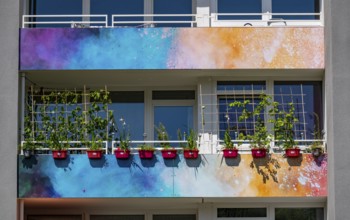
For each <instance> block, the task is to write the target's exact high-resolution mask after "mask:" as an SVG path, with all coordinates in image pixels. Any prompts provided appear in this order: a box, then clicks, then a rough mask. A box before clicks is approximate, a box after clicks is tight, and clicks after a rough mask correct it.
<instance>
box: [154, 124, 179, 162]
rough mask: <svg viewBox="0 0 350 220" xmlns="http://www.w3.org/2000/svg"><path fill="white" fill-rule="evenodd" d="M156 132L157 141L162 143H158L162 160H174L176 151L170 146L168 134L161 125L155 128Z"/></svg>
mask: <svg viewBox="0 0 350 220" xmlns="http://www.w3.org/2000/svg"><path fill="white" fill-rule="evenodd" d="M155 128H156V129H155V130H156V132H157V139H158V140H159V141H164V142H161V143H160V146H161V147H162V150H161V152H162V156H163V158H164V159H174V158H175V157H176V155H177V150H176V149H174V148H173V147H171V146H170V143H169V137H168V132H167V131H166V129H165V126H164V125H163V124H162V123H159V126H158V127H155Z"/></svg>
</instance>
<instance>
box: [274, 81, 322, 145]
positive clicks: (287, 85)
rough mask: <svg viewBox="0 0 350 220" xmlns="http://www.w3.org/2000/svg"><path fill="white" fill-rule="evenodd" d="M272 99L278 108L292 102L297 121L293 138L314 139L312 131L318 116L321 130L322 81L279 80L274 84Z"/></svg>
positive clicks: (285, 106)
mask: <svg viewBox="0 0 350 220" xmlns="http://www.w3.org/2000/svg"><path fill="white" fill-rule="evenodd" d="M274 100H275V101H277V102H279V103H280V108H287V107H288V103H290V102H293V104H294V107H295V116H296V117H297V118H298V122H297V123H296V126H295V128H294V129H295V134H294V135H295V139H314V136H313V132H314V128H315V125H317V124H316V123H317V119H316V117H315V115H317V116H318V118H319V119H320V120H319V125H320V129H321V130H322V124H323V121H322V118H323V111H322V82H281V81H276V82H275V84H274Z"/></svg>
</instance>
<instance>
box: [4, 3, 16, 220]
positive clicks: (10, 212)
mask: <svg viewBox="0 0 350 220" xmlns="http://www.w3.org/2000/svg"><path fill="white" fill-rule="evenodd" d="M19 10H20V8H19V1H18V0H17V1H16V0H11V1H6V0H1V1H0V161H1V165H0V219H1V220H12V219H16V212H17V205H16V198H17V135H18V126H17V123H18V115H17V106H18V36H19V35H18V27H19Z"/></svg>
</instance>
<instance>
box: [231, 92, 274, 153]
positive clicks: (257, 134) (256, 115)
mask: <svg viewBox="0 0 350 220" xmlns="http://www.w3.org/2000/svg"><path fill="white" fill-rule="evenodd" d="M259 100H260V101H259V102H258V104H257V105H256V106H255V107H254V108H253V110H252V111H249V110H248V105H252V104H251V101H250V99H247V100H244V101H235V102H233V103H230V106H231V107H240V108H242V113H241V115H240V116H239V117H238V120H239V121H246V120H249V119H251V120H253V121H254V122H255V123H254V133H253V134H247V135H244V134H242V133H240V134H239V137H238V139H239V140H247V141H249V143H250V147H251V148H269V144H270V142H271V140H272V135H271V134H270V133H269V132H268V129H267V127H266V124H265V122H264V118H263V117H262V115H264V111H265V110H266V109H267V107H269V106H270V105H271V96H269V95H266V94H265V93H262V94H260V95H259ZM228 136H229V135H228ZM225 137H226V134H225Z"/></svg>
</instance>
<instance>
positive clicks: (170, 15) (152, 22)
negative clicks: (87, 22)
mask: <svg viewBox="0 0 350 220" xmlns="http://www.w3.org/2000/svg"><path fill="white" fill-rule="evenodd" d="M118 17H124V18H125V17H129V18H136V17H143V18H149V17H150V18H154V17H192V18H196V17H197V15H196V14H128V15H125V14H122V15H117V14H114V15H112V27H115V24H140V23H141V24H143V25H146V24H191V27H193V25H194V24H195V23H197V21H196V20H192V21H167V20H164V21H154V20H142V21H116V20H115V18H118Z"/></svg>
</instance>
